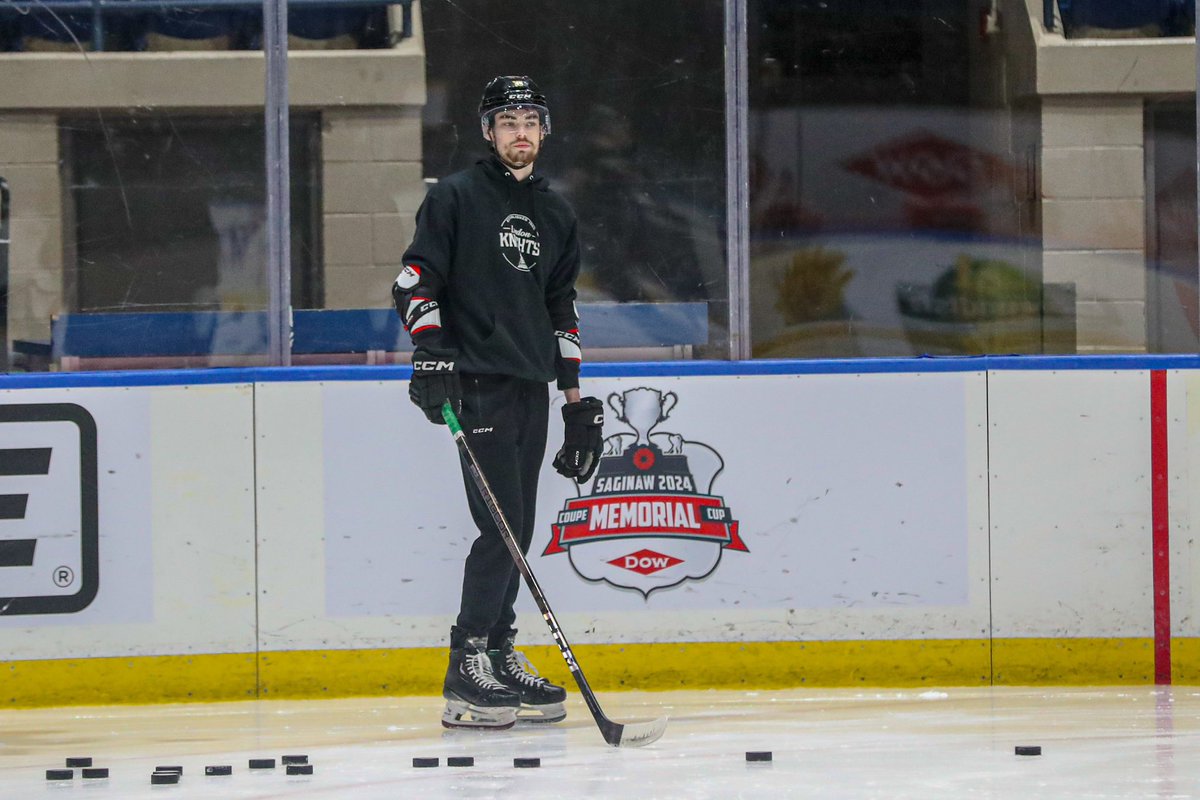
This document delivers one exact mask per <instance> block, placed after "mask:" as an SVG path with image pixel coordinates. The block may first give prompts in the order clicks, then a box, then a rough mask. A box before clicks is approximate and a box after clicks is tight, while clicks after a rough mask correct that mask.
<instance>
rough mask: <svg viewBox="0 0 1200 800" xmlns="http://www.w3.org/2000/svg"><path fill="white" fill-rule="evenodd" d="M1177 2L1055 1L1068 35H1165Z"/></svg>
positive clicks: (1124, 0) (1147, 0) (1161, 0)
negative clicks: (1098, 33) (1095, 32)
mask: <svg viewBox="0 0 1200 800" xmlns="http://www.w3.org/2000/svg"><path fill="white" fill-rule="evenodd" d="M1176 3H1177V0H1058V8H1059V12H1060V13H1061V14H1062V20H1063V27H1064V28H1065V30H1066V32H1067V35H1068V36H1070V35H1072V34H1073V33H1074V34H1077V35H1079V34H1082V35H1087V33H1088V32H1090V31H1139V32H1146V33H1148V34H1150V35H1155V34H1157V35H1161V34H1163V33H1166V32H1167V31H1168V29H1169V28H1170V25H1171V19H1172V14H1173V13H1174V12H1175V8H1174V6H1175V5H1176Z"/></svg>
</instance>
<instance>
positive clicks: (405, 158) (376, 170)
mask: <svg viewBox="0 0 1200 800" xmlns="http://www.w3.org/2000/svg"><path fill="white" fill-rule="evenodd" d="M321 151H322V162H323V163H322V167H323V173H324V179H323V185H324V210H323V216H324V220H323V222H324V225H323V233H324V261H325V307H326V308H369V307H378V306H386V305H388V304H389V303H390V297H389V294H388V287H389V286H390V285H391V282H392V281H393V280H394V279H395V277H396V270H397V265H398V264H399V262H400V255H401V253H403V252H404V248H405V247H407V246H408V243H409V242H410V241H411V240H412V235H413V228H414V220H415V213H416V210H417V207H418V206H419V205H420V203H421V199H422V198H423V197H424V196H425V184H424V182H423V181H422V176H421V114H420V109H419V108H415V107H414V108H380V109H352V110H344V109H327V110H325V111H324V112H323V113H322V125H321Z"/></svg>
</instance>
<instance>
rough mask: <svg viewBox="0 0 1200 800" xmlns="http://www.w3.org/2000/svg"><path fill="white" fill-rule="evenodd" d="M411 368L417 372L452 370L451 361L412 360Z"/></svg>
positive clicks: (452, 363) (452, 364)
mask: <svg viewBox="0 0 1200 800" xmlns="http://www.w3.org/2000/svg"><path fill="white" fill-rule="evenodd" d="M412 366H413V369H415V370H417V371H419V372H453V371H454V362H453V361H414V362H413V365H412Z"/></svg>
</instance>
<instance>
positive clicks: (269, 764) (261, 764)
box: [250, 758, 275, 769]
mask: <svg viewBox="0 0 1200 800" xmlns="http://www.w3.org/2000/svg"><path fill="white" fill-rule="evenodd" d="M250 769H275V759H273V758H252V759H250Z"/></svg>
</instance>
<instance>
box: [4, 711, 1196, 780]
mask: <svg viewBox="0 0 1200 800" xmlns="http://www.w3.org/2000/svg"><path fill="white" fill-rule="evenodd" d="M601 702H602V704H603V705H604V709H605V712H606V713H607V714H608V716H610V717H612V718H613V719H614V720H617V721H621V722H630V721H638V720H649V719H652V718H654V717H657V716H659V715H662V714H667V715H669V716H670V718H671V722H670V725H669V727H668V728H667V732H666V735H665V736H664V737H663V738H662V739H660V740H659V741H658V742H656V743H654V744H653V745H650V746H648V747H645V748H640V749H624V748H622V749H614V748H612V747H609V746H607V745H605V744H604V742H603V740H602V739H601V738H600V734H599V732H598V731H597V730H596V728H595V726H594V725H593V723H592V720H591V717H590V716H589V715H588V713H587V710H586V709H585V708H584V707H583V705H582V703H580V702H579V701H578V699H577V698H575V697H572V698H571V700H570V701H569V703H568V713H569V716H568V718H567V721H566V722H565V723H562V724H559V725H553V726H548V727H521V728H516V729H513V730H510V731H503V732H495V731H492V732H484V733H476V732H451V731H444V730H443V729H442V728H441V726H440V723H439V719H440V713H441V702H440V700H438V699H436V698H359V699H351V700H323V701H310V702H293V701H261V702H242V703H214V704H188V705H164V706H105V707H88V708H69V709H34V710H10V711H5V712H3V713H0V798H5V800H8V798H13V799H15V800H24V798H43V797H55V798H58V797H64V796H66V795H64V794H63V792H68V793H70V796H74V797H88V798H121V800H126V799H127V798H156V800H164V798H172V800H173V799H174V798H181V799H182V798H200V797H204V798H212V797H221V798H290V797H296V798H366V799H367V800H372V799H373V798H388V800H392V799H393V798H397V797H420V798H453V800H461V799H462V798H493V797H496V798H513V800H533V799H534V798H555V800H560V798H574V797H620V798H624V799H625V800H633V799H634V798H637V800H644V799H645V798H654V797H661V798H683V797H713V798H718V797H719V798H737V797H746V798H751V797H753V798H777V797H782V798H790V797H797V798H839V800H847V799H850V800H853V799H854V798H889V799H890V800H908V799H909V798H911V799H912V800H917V799H918V798H919V799H920V800H931V799H932V798H955V799H956V800H961V799H963V798H988V799H989V800H994V799H995V798H1014V800H1016V799H1017V798H1020V799H1021V800H1027V799H1029V798H1047V800H1048V799H1049V798H1054V800H1062V798H1082V797H1086V798H1156V799H1159V800H1161V799H1163V798H1179V799H1180V800H1182V798H1197V797H1200V689H1197V688H1194V687H1175V688H1160V689H1155V688H1152V687H1128V688H1102V689H1013V688H999V689H956V688H945V687H938V688H936V689H935V688H930V687H922V688H921V689H912V690H879V691H866V690H862V691H852V690H789V691H757V692H730V691H690V692H664V693H605V694H603V695H602V696H601ZM1017 745H1040V746H1041V747H1042V753H1043V754H1042V755H1041V756H1039V757H1021V756H1016V755H1015V754H1014V747H1016V746H1017ZM749 750H770V751H772V753H773V754H774V760H773V761H772V762H771V763H769V764H754V763H751V764H748V763H746V761H745V753H746V751H749ZM292 753H304V754H307V755H308V756H309V761H310V762H311V763H312V764H313V765H314V774H313V775H312V776H287V775H286V774H285V771H284V769H283V768H282V767H279V768H277V769H275V770H267V771H258V770H256V771H254V772H251V771H250V770H249V769H248V768H247V763H248V760H249V759H250V758H257V757H274V758H276V759H278V758H280V757H281V756H282V755H283V754H292ZM68 756H93V757H94V758H95V764H96V766H106V767H109V768H110V769H111V777H110V778H108V779H107V780H101V781H83V780H82V779H81V778H80V777H78V771H77V772H76V777H75V779H74V780H73V781H71V782H69V783H48V782H47V781H46V780H45V770H46V769H49V768H53V767H61V766H63V764H64V760H65V759H66V758H67V757H68ZM414 756H438V757H440V758H441V759H442V761H441V764H442V766H440V767H438V768H436V769H415V768H413V766H412V759H413V757H414ZM448 756H474V758H475V766H473V767H462V768H449V767H446V766H445V764H446V757H448ZM518 756H538V757H540V758H541V760H542V766H541V767H540V768H537V769H515V768H514V767H513V758H515V757H518ZM166 763H171V764H182V765H183V767H184V774H183V778H182V780H181V782H180V783H179V784H178V785H177V786H151V785H150V772H151V771H152V770H153V768H154V767H155V766H156V765H158V764H166ZM208 764H232V765H233V767H234V772H233V775H232V776H230V777H205V776H204V767H205V765H208ZM80 793H82V794H80Z"/></svg>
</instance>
